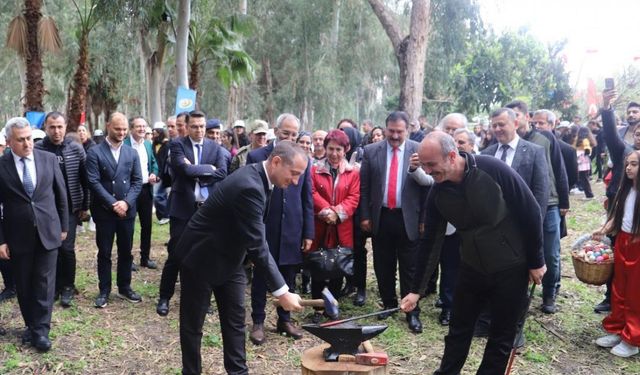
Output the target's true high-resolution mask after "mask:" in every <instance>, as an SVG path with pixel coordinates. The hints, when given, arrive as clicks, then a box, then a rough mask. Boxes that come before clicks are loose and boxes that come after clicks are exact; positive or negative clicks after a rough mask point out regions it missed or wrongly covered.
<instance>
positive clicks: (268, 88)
mask: <svg viewBox="0 0 640 375" xmlns="http://www.w3.org/2000/svg"><path fill="white" fill-rule="evenodd" d="M261 81H262V90H261V91H262V98H263V100H264V111H263V112H262V118H263V119H264V120H265V121H266V122H268V123H269V124H271V126H275V121H276V116H275V109H274V103H273V78H272V76H271V60H270V59H269V58H268V57H267V56H263V57H262V79H261Z"/></svg>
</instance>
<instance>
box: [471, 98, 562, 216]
mask: <svg viewBox="0 0 640 375" xmlns="http://www.w3.org/2000/svg"><path fill="white" fill-rule="evenodd" d="M491 127H492V128H493V132H494V134H495V137H496V139H497V140H498V143H496V144H493V145H491V146H489V147H487V148H485V149H484V150H482V154H484V155H493V156H495V157H496V158H498V159H500V160H502V161H503V162H505V163H507V165H509V166H510V167H511V168H512V169H514V170H515V171H516V172H518V174H519V175H520V177H522V179H523V180H524V182H525V183H526V184H527V186H528V187H529V189H531V192H532V193H533V196H534V197H535V198H536V202H538V205H540V212H546V208H547V202H548V201H549V170H548V167H547V163H546V159H545V153H544V149H543V148H542V147H541V146H538V145H536V144H533V143H531V142H528V141H525V140H524V139H522V138H520V137H519V136H518V133H517V132H516V129H517V127H516V113H515V112H514V111H513V110H512V109H510V108H500V109H497V110H495V111H493V113H491Z"/></svg>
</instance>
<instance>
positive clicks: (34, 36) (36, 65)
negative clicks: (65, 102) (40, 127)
mask: <svg viewBox="0 0 640 375" xmlns="http://www.w3.org/2000/svg"><path fill="white" fill-rule="evenodd" d="M40 8H42V0H25V2H24V18H25V20H26V22H27V53H26V55H25V65H26V81H27V90H26V93H25V100H24V109H25V111H44V105H43V100H42V99H43V97H44V80H43V79H42V55H41V54H40V46H39V45H38V25H39V23H40V20H41V19H42V13H40Z"/></svg>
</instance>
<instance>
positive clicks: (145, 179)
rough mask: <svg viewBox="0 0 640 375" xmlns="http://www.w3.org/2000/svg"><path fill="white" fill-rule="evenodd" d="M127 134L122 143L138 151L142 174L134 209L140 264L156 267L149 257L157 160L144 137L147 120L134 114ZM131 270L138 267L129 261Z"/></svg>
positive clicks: (156, 180) (151, 267)
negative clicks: (137, 224) (136, 218)
mask: <svg viewBox="0 0 640 375" xmlns="http://www.w3.org/2000/svg"><path fill="white" fill-rule="evenodd" d="M129 126H130V131H129V136H128V137H126V138H125V139H124V144H125V145H127V146H131V147H132V148H133V149H134V150H135V151H136V152H137V153H138V160H139V162H140V173H141V174H142V189H141V190H140V194H139V195H138V199H137V200H136V211H137V212H138V218H139V219H140V266H141V267H147V268H150V269H156V268H158V266H157V265H156V262H154V261H153V260H151V259H150V258H149V256H150V253H151V225H152V224H151V221H152V219H153V184H155V183H156V182H158V177H157V176H158V162H157V161H156V157H155V156H154V154H153V150H152V149H151V142H149V141H148V140H146V139H145V129H146V128H147V121H146V120H145V119H144V118H143V117H141V116H136V117H133V118H132V119H131V120H129ZM131 265H132V270H133V271H136V270H137V269H138V268H137V267H136V266H135V263H133V262H132V263H131Z"/></svg>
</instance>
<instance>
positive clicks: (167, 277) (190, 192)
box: [156, 111, 227, 316]
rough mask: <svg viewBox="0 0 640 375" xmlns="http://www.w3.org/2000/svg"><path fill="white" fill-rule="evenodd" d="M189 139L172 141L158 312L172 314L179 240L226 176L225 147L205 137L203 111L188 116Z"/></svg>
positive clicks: (193, 112)
mask: <svg viewBox="0 0 640 375" xmlns="http://www.w3.org/2000/svg"><path fill="white" fill-rule="evenodd" d="M186 121H187V132H188V135H187V136H186V137H180V138H177V139H175V140H173V141H172V142H171V144H170V145H169V147H170V154H171V161H170V163H171V164H170V165H171V169H172V171H173V179H172V184H171V195H169V246H168V248H167V250H168V251H169V257H168V258H167V262H166V263H165V264H164V268H163V269H162V277H161V279H160V297H159V299H158V304H157V306H156V312H157V313H158V314H159V315H160V316H166V315H167V314H168V313H169V300H170V299H171V297H173V293H174V291H175V285H176V281H177V280H178V273H179V264H178V262H177V260H176V259H175V257H174V254H173V253H174V250H175V246H176V243H177V241H178V240H179V239H180V236H181V235H182V232H183V231H184V228H185V227H186V225H187V223H188V222H189V219H191V216H193V214H194V213H195V212H196V210H197V209H198V207H200V206H202V205H203V204H204V202H205V200H206V199H207V197H208V196H209V194H210V193H211V192H213V188H214V186H215V184H216V183H218V182H219V181H221V180H222V179H224V178H225V177H226V176H227V162H226V160H225V157H224V153H223V152H222V150H223V148H222V147H221V146H219V145H218V144H217V143H216V142H214V141H212V140H210V139H208V138H205V136H204V134H205V126H206V122H207V119H206V117H205V114H204V113H203V112H200V111H192V112H190V113H188V114H187V115H186Z"/></svg>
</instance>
